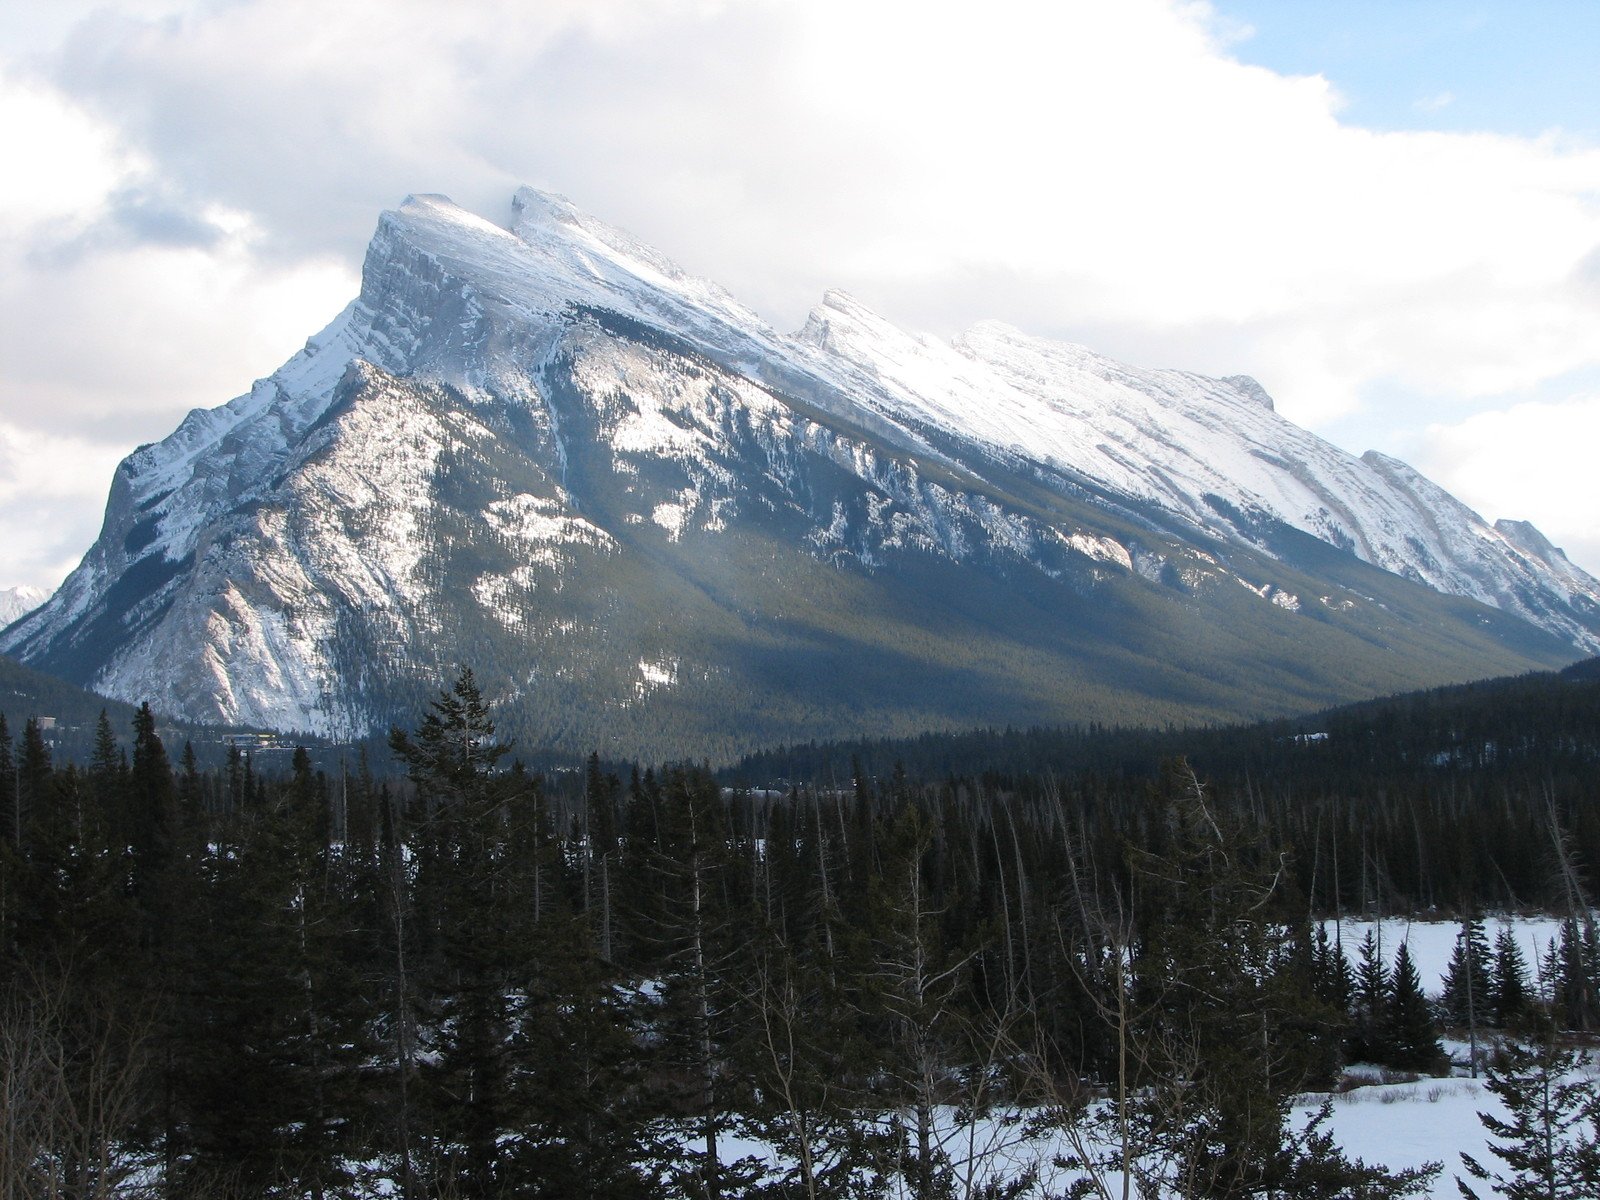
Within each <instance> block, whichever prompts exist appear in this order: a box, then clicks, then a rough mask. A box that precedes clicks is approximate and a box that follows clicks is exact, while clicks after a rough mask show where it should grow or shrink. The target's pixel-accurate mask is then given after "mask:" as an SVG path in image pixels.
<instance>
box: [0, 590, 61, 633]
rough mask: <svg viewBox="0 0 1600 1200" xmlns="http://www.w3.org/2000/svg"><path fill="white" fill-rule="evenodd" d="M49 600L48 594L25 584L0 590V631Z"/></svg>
mask: <svg viewBox="0 0 1600 1200" xmlns="http://www.w3.org/2000/svg"><path fill="white" fill-rule="evenodd" d="M49 598H50V593H49V592H47V591H45V590H43V589H42V588H36V587H30V586H29V585H27V584H22V585H21V586H19V587H10V588H4V589H0V629H3V628H5V627H6V626H7V625H9V624H11V623H12V622H13V621H15V620H16V619H17V618H18V617H21V616H25V615H26V614H28V613H30V612H32V611H33V610H34V609H36V608H38V607H39V605H41V604H43V603H44V602H45V601H46V600H48V599H49Z"/></svg>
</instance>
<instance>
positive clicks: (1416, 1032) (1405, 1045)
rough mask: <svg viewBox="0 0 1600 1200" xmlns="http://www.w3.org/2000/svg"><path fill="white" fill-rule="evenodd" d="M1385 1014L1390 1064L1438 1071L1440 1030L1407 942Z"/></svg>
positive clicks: (1441, 1058) (1441, 1056)
mask: <svg viewBox="0 0 1600 1200" xmlns="http://www.w3.org/2000/svg"><path fill="white" fill-rule="evenodd" d="M1384 1017H1385V1020H1384V1042H1385V1044H1386V1045H1387V1047H1388V1052H1389V1053H1388V1058H1387V1059H1386V1060H1385V1061H1387V1062H1388V1064H1389V1065H1390V1066H1395V1067H1403V1068H1407V1069H1409V1070H1415V1071H1437V1070H1438V1069H1439V1068H1440V1067H1441V1066H1442V1065H1443V1063H1444V1048H1443V1047H1442V1046H1441V1045H1440V1044H1439V1031H1438V1029H1437V1027H1435V1025H1434V1023H1433V1014H1432V1013H1431V1012H1430V1011H1429V1008H1428V998H1427V996H1426V995H1424V994H1423V991H1422V977H1421V976H1420V975H1418V974H1417V968H1416V964H1415V963H1413V962H1412V961H1411V947H1410V946H1409V945H1408V944H1407V943H1405V942H1401V943H1400V949H1399V950H1398V951H1397V952H1396V954H1395V960H1394V974H1393V975H1392V976H1391V977H1390V981H1389V997H1388V1005H1387V1007H1386V1009H1385V1013H1384Z"/></svg>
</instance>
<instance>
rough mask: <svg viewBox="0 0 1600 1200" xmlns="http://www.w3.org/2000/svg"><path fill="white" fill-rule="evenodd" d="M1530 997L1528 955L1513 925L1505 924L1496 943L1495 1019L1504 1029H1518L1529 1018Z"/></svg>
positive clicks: (1491, 998)
mask: <svg viewBox="0 0 1600 1200" xmlns="http://www.w3.org/2000/svg"><path fill="white" fill-rule="evenodd" d="M1531 999H1532V997H1531V990H1530V987H1529V983H1528V962H1527V959H1526V958H1524V957H1523V954H1522V947H1521V946H1519V945H1517V938H1516V934H1514V933H1512V931H1511V927H1510V926H1509V925H1505V926H1502V927H1501V929H1500V933H1499V935H1498V936H1497V937H1496V938H1495V943H1494V981H1493V990H1492V992H1491V994H1490V1003H1491V1004H1492V1005H1493V1011H1494V1023H1495V1024H1496V1025H1497V1026H1498V1027H1500V1028H1501V1029H1516V1028H1517V1027H1519V1026H1520V1025H1521V1024H1522V1022H1523V1021H1524V1020H1525V1019H1526V1018H1527V1016H1528V1012H1529V1004H1530V1001H1531Z"/></svg>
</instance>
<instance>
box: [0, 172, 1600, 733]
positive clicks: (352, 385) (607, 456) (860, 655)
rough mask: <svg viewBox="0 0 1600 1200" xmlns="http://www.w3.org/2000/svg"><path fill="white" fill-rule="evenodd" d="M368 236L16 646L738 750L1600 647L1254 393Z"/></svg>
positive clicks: (348, 698)
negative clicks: (327, 293) (353, 260)
mask: <svg viewBox="0 0 1600 1200" xmlns="http://www.w3.org/2000/svg"><path fill="white" fill-rule="evenodd" d="M516 211H517V218H516V220H515V221H514V223H513V226H512V228H510V229H502V228H500V227H497V226H495V225H493V224H490V223H489V222H487V221H484V220H482V219H480V218H478V217H475V216H473V215H471V214H469V213H466V212H464V211H462V210H461V209H459V208H456V207H455V206H454V205H452V204H450V203H449V202H448V201H447V200H444V199H443V198H440V197H415V198H412V199H410V200H408V201H407V202H406V203H405V204H404V205H403V206H402V207H401V208H400V209H399V210H397V211H395V212H391V213H386V214H385V215H384V216H383V218H382V219H381V221H380V223H379V226H378V231H377V233H376V235H375V236H374V238H373V241H372V244H371V247H370V248H369V251H368V254H367V260H366V264H365V267H364V271H363V282H362V289H361V294H360V296H359V297H358V298H357V299H356V300H355V301H354V302H353V303H352V304H351V305H350V307H349V308H347V309H346V310H345V311H344V312H343V313H341V314H340V315H339V316H338V317H337V318H336V319H335V320H334V321H333V323H332V324H331V325H329V326H328V328H327V329H325V330H324V331H323V332H322V333H320V334H318V335H317V336H316V337H314V338H312V339H311V340H310V341H309V342H308V343H307V344H306V347H305V349H304V350H303V351H302V352H301V353H300V354H298V355H296V356H295V357H294V358H293V359H292V360H290V362H288V363H286V364H285V365H284V366H283V367H282V368H280V369H279V370H278V371H277V372H276V373H275V374H273V375H272V376H270V377H269V378H267V379H265V380H261V381H259V382H258V383H257V384H256V385H255V386H254V387H253V388H252V389H251V391H250V392H249V393H247V394H246V395H244V396H241V397H239V398H237V399H235V400H233V401H231V402H230V403H228V404H226V405H224V406H222V407H221V408H218V409H214V410H209V411H197V412H194V413H191V414H190V415H189V417H188V418H187V419H185V421H184V422H183V423H182V424H181V425H180V427H179V428H178V429H177V431H175V432H174V433H173V434H172V435H171V436H170V437H169V438H167V439H166V440H165V441H163V442H160V443H158V444H155V445H152V446H146V447H143V448H141V449H140V450H138V451H136V452H135V453H134V454H133V455H131V456H130V457H129V458H128V459H127V460H126V461H125V462H124V463H123V464H122V466H121V467H120V468H119V470H118V472H117V474H116V477H115V479H114V481H113V484H112V492H111V500H110V503H109V505H108V510H107V518H106V524H105V528H104V530H103V531H102V534H101V536H100V538H99V540H98V541H97V542H96V544H95V545H94V546H93V547H92V548H91V549H90V551H89V553H88V554H87V555H86V556H85V558H84V561H83V563H82V565H81V566H80V567H79V568H78V570H77V571H75V572H74V573H73V575H72V576H71V577H70V578H69V579H68V580H67V582H66V583H65V584H64V585H63V586H62V588H61V589H60V590H59V591H58V592H57V594H56V595H55V596H54V597H52V598H51V599H50V601H49V603H48V604H46V605H45V606H44V607H43V608H41V609H39V610H38V611H37V612H35V613H33V614H32V615H30V616H29V617H28V618H27V619H26V620H23V621H21V622H19V623H18V624H17V625H15V626H14V627H12V628H11V629H9V630H8V631H7V632H6V634H5V636H4V639H3V642H0V648H3V649H5V650H6V651H7V652H9V653H12V654H15V655H17V656H18V657H20V658H22V659H23V660H24V661H26V662H28V663H31V664H33V665H36V666H40V667H43V668H44V669H47V670H51V671H54V672H57V673H59V674H63V675H65V676H67V677H68V678H70V679H73V680H74V681H77V682H81V683H84V684H89V685H92V686H94V687H96V688H98V689H100V690H102V691H106V692H108V693H110V694H112V695H116V696H120V697H124V698H127V699H130V700H135V699H150V700H151V701H152V702H154V703H156V704H157V705H158V706H161V707H164V708H166V709H167V710H168V711H170V712H172V713H174V714H176V715H182V716H185V717H189V718H192V719H213V720H226V721H233V722H248V723H257V724H265V725H275V726H279V727H283V728H289V729H299V730H307V731H315V732H322V733H331V734H335V735H341V736H343V735H357V734H362V733H365V732H368V731H371V730H374V729H381V728H383V727H384V726H385V725H386V724H387V723H388V722H389V721H391V720H402V721H403V720H408V719H409V718H410V715H411V713H412V712H413V711H414V710H415V707H416V706H417V705H419V704H420V703H421V702H422V701H423V700H424V699H425V698H426V697H428V696H430V695H432V694H433V691H434V689H435V688H436V686H437V682H438V678H439V674H440V672H441V671H442V672H446V673H448V672H450V671H452V670H453V669H454V668H455V666H456V665H458V664H470V665H474V666H475V667H477V668H478V670H479V672H480V674H481V675H482V676H483V678H484V679H485V680H486V681H487V682H488V683H489V684H490V687H491V689H492V690H493V691H494V692H495V693H496V694H497V695H498V698H499V699H500V700H501V702H502V707H503V711H504V712H505V713H506V715H507V718H508V723H509V725H510V727H511V728H512V730H513V731H514V732H517V733H519V734H520V735H521V736H522V737H523V738H524V739H525V740H528V741H534V742H538V743H540V744H545V743H549V744H553V745H556V746H559V747H561V748H564V749H568V750H573V751H581V750H583V749H587V748H588V747H590V746H597V745H599V746H606V745H608V744H609V740H610V739H617V741H618V742H619V745H620V748H625V749H629V750H642V751H644V752H647V753H677V754H684V753H695V754H702V753H712V754H716V753H723V752H732V751H734V750H737V749H742V748H746V747H749V746H753V745H756V744H760V743H761V742H765V741H772V740H777V739H782V738H794V737H812V736H827V735H832V734H839V733H862V732H874V731H880V730H881V731H882V732H885V733H888V732H905V731H909V730H914V729H918V728H926V727H931V726H949V725H960V724H970V723H976V722H996V723H998V722H1013V723H1034V722H1043V721H1055V720H1069V719H1099V720H1106V721H1133V720H1185V719H1199V718H1214V717H1223V716H1254V715H1259V714H1262V713H1267V712H1275V711H1285V710H1288V709H1291V708H1297V707H1308V706H1310V705H1312V704H1317V703H1323V702H1329V701H1332V700H1335V699H1341V698H1348V697H1353V696H1358V695H1362V694H1368V693H1372V692H1378V691H1384V690H1392V689H1395V688H1400V687H1407V686H1415V685H1419V684H1426V683H1434V682H1443V681H1445V680H1448V679H1460V678H1467V677H1471V676H1475V675H1482V674H1488V673H1494V672H1499V671H1507V670H1516V669H1521V668H1526V667H1532V666H1542V665H1553V664H1556V663H1559V662H1562V661H1567V660H1570V659H1571V658H1575V657H1577V656H1578V655H1579V653H1580V652H1589V653H1593V652H1594V651H1596V650H1600V584H1597V583H1596V581H1595V580H1593V579H1592V578H1590V577H1589V576H1587V575H1585V574H1584V573H1582V572H1581V571H1578V570H1577V569H1576V568H1574V567H1573V566H1572V565H1571V564H1570V563H1568V562H1567V561H1566V559H1565V558H1564V556H1562V555H1561V553H1560V551H1559V550H1556V549H1555V548H1553V547H1551V546H1550V545H1549V543H1548V542H1547V541H1546V540H1545V539H1544V538H1543V537H1542V536H1540V535H1539V534H1538V532H1537V531H1536V530H1533V529H1532V528H1531V527H1530V526H1526V525H1524V524H1520V523H1507V522H1502V523H1501V524H1500V525H1499V526H1496V527H1490V526H1488V525H1486V524H1485V523H1484V522H1483V521H1482V520H1481V519H1480V518H1479V517H1478V516H1477V515H1476V514H1474V513H1472V512H1471V511H1470V510H1468V509H1466V508H1465V507H1464V506H1463V505H1461V504H1460V503H1459V502H1457V501H1455V500H1454V499H1453V498H1451V497H1450V496H1448V495H1447V494H1446V493H1444V492H1443V491H1442V490H1440V489H1439V488H1437V487H1435V486H1434V485H1433V484H1431V483H1429V482H1428V481H1427V480H1425V479H1423V478H1422V477H1421V476H1419V475H1417V473H1416V472H1414V471H1412V470H1411V469H1410V468H1408V467H1406V466H1405V465H1404V464H1403V463H1399V462H1396V461H1395V460H1392V459H1388V458H1384V457H1383V456H1380V455H1374V454H1369V455H1367V456H1365V457H1364V458H1355V457H1353V456H1351V455H1348V454H1345V453H1344V452H1342V451H1340V450H1338V449H1336V448H1335V447H1333V446H1330V445H1329V444H1327V443H1326V442H1323V441H1321V440H1320V439H1318V438H1316V437H1315V436H1314V435H1312V434H1309V433H1307V432H1306V431H1304V430H1301V429H1298V428H1297V427H1295V426H1294V425H1292V424H1290V423H1289V422H1287V421H1285V420H1283V419H1282V418H1281V417H1279V416H1278V415H1277V414H1276V413H1275V412H1274V411H1273V408H1272V403H1271V400H1270V399H1269V398H1268V397H1267V396H1266V395H1265V393H1264V392H1262V390H1261V389H1260V387H1259V386H1258V385H1256V384H1255V383H1254V382H1253V381H1251V380H1249V379H1247V378H1242V377H1235V378H1230V379H1220V380H1218V379H1207V378H1203V377H1200V376H1195V375H1189V374H1184V373H1181V372H1171V371H1141V370H1137V369H1134V368H1130V367H1126V366H1123V365H1120V364H1117V363H1114V362H1112V361H1110V360H1108V359H1104V358H1101V357H1099V356H1097V355H1094V354H1092V353H1091V352H1089V351H1087V350H1084V349H1082V348H1080V347H1076V346H1070V345H1063V344H1060V343H1050V342H1043V341H1039V340H1037V339H1033V338H1029V337H1026V336H1024V335H1023V334H1021V333H1018V332H1017V331H1015V330H1012V329H1009V328H1007V327H1005V326H1001V325H996V324H984V325H980V326H978V327H976V328H975V329H973V330H971V331H969V332H968V333H967V334H966V335H964V336H963V337H962V338H960V339H958V340H957V341H956V342H955V343H954V344H953V345H945V344H943V343H940V342H938V341H936V340H933V339H930V338H925V337H917V336H913V335H909V334H906V333H904V332H902V331H900V330H898V329H895V328H894V327H892V326H890V325H889V324H888V323H886V322H884V321H883V320H881V319H880V318H878V317H876V316H874V315H873V314H872V313H871V312H869V311H867V310H866V309H864V308H863V307H862V306H860V305H859V304H857V303H855V302H854V301H852V300H850V299H849V298H848V297H846V296H843V295H840V294H837V293H830V294H829V295H828V296H827V297H826V298H825V300H824V302H823V303H822V305H821V306H820V307H819V308H818V309H817V310H816V311H815V312H813V313H812V315H811V317H810V319H809V320H808V321H807V323H806V325H805V328H804V329H802V330H801V331H800V332H799V333H798V334H796V335H794V336H785V335H782V334H779V333H777V332H775V331H773V330H772V329H770V328H768V327H767V326H766V325H765V324H764V323H763V322H762V321H761V320H760V319H759V318H758V317H756V316H755V315H754V314H753V313H751V312H749V311H748V310H746V309H744V308H742V307H741V306H740V305H739V304H738V303H737V302H736V301H734V300H733V299H732V298H731V297H729V296H728V295H727V294H726V293H724V292H723V291H721V289H719V288H717V287H716V286H715V285H712V284H709V283H707V282H704V281H702V280H697V279H695V278H693V277H691V276H688V275H686V274H685V273H684V272H682V271H681V270H679V269H678V268H677V267H676V266H674V265H673V264H671V263H670V262H668V261H666V260H665V259H663V258H662V257H661V256H660V255H659V254H657V253H656V252H654V251H652V250H650V249H649V248H647V247H644V246H641V245H640V244H638V243H637V242H635V241H633V240H632V239H631V238H629V237H627V235H625V234H622V233H620V232H619V231H616V230H613V229H610V228H608V227H606V226H604V225H602V224H600V223H599V222H596V221H594V220H593V219H591V218H589V217H587V216H585V215H583V214H581V213H579V212H577V211H575V210H574V209H573V208H572V207H571V206H570V205H568V204H567V203H566V202H564V201H562V200H560V199H559V198H556V197H552V196H548V195H544V194H542V193H537V192H532V191H527V190H524V191H523V192H521V193H519V194H518V197H517V201H516Z"/></svg>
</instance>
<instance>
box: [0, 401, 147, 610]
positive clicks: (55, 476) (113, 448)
mask: <svg viewBox="0 0 1600 1200" xmlns="http://www.w3.org/2000/svg"><path fill="white" fill-rule="evenodd" d="M126 453H127V447H126V446H123V445H119V444H108V443H105V442H96V441H92V440H90V439H87V438H82V437H74V436H71V435H59V434H51V433H43V432H41V431H39V430H37V429H28V428H20V427H18V426H15V425H11V424H9V423H5V422H0V545H4V546H5V547H6V553H5V558H4V560H3V561H0V586H4V587H11V586H15V585H17V584H23V583H26V584H33V585H34V586H37V587H54V586H55V585H56V584H58V583H59V582H61V580H62V578H64V577H65V575H66V574H67V572H68V571H70V570H71V569H72V568H73V567H74V566H76V565H77V563H78V560H79V559H80V558H81V557H83V552H84V551H85V550H86V549H88V547H89V544H90V543H91V542H92V541H93V540H94V537H95V534H97V533H98V532H99V524H100V521H99V518H100V512H101V510H102V509H103V508H104V507H105V501H106V489H107V487H108V486H109V485H110V482H111V473H112V471H113V469H114V468H115V467H116V465H117V460H118V459H119V458H121V457H122V456H123V455H124V454H126Z"/></svg>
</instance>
